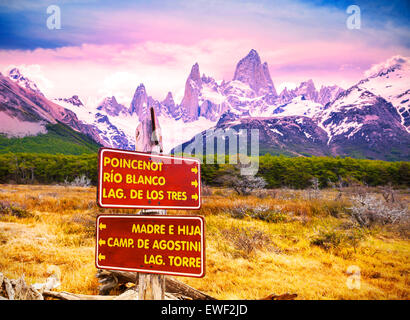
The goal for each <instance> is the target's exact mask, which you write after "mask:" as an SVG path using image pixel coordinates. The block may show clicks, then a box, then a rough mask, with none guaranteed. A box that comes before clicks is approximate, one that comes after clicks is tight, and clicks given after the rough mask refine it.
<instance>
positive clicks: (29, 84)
mask: <svg viewBox="0 0 410 320" xmlns="http://www.w3.org/2000/svg"><path fill="white" fill-rule="evenodd" d="M7 76H8V77H9V78H10V79H11V80H13V81H14V82H15V83H17V84H18V85H19V86H20V87H23V88H26V89H29V90H31V91H33V92H34V93H38V94H40V95H42V96H43V97H44V94H43V93H42V92H41V91H40V89H39V88H38V87H37V85H36V84H35V83H34V81H32V80H30V79H28V78H26V77H24V76H23V75H22V74H21V73H20V70H19V69H17V68H12V69H10V70H9V72H8V74H7Z"/></svg>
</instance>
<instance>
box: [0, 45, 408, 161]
mask: <svg viewBox="0 0 410 320" xmlns="http://www.w3.org/2000/svg"><path fill="white" fill-rule="evenodd" d="M409 66H410V63H409V59H407V58H404V57H393V58H391V59H389V60H388V61H386V62H384V63H382V64H380V65H377V66H374V67H372V69H371V70H369V72H367V73H366V75H365V77H366V78H364V79H363V80H361V81H359V82H358V83H357V84H355V85H354V86H352V87H351V88H349V89H347V90H344V89H342V88H340V87H338V86H337V85H329V86H322V87H321V88H320V89H317V88H316V86H315V84H314V82H313V80H311V79H309V80H306V81H303V82H302V83H301V84H300V85H299V86H298V87H296V88H294V89H288V88H284V89H283V90H282V92H280V93H279V94H278V92H277V91H276V89H275V86H274V83H273V81H272V79H271V76H270V72H269V67H268V64H267V63H266V62H264V63H262V60H261V58H260V57H259V54H258V53H257V52H256V50H253V49H252V50H251V51H250V52H249V53H248V54H247V55H246V56H245V57H244V58H243V59H241V60H240V61H239V62H238V63H237V65H236V68H235V70H234V72H233V77H232V79H231V80H229V81H226V80H223V81H217V80H215V79H214V78H212V77H211V76H207V75H205V74H202V76H201V73H200V66H199V64H198V63H195V64H194V65H193V66H192V68H191V71H190V73H189V75H188V77H187V80H186V82H185V92H184V96H183V98H182V100H181V101H175V100H174V97H173V94H172V92H168V93H167V94H166V96H165V98H164V100H162V101H158V100H155V99H154V98H153V97H151V96H149V94H148V92H147V90H146V88H145V85H144V84H142V83H141V84H139V85H136V90H135V93H134V95H133V98H132V99H131V101H130V103H129V105H123V104H120V103H118V101H117V100H116V98H115V96H110V97H105V98H103V99H101V101H100V102H99V103H98V104H96V105H89V104H88V103H87V102H86V103H84V101H87V100H86V99H82V98H84V97H78V96H77V95H73V96H71V97H69V98H55V99H53V102H51V101H49V100H47V99H46V98H45V97H44V95H43V94H42V93H41V92H39V90H38V87H37V86H36V85H35V83H34V82H32V81H31V80H29V79H27V78H26V77H24V76H23V75H22V74H21V73H20V72H19V71H18V69H13V70H11V71H10V73H9V74H8V78H6V77H2V78H0V80H2V81H3V83H6V85H5V86H4V87H7V86H9V87H11V86H12V87H13V90H12V91H13V92H14V93H15V94H17V95H18V96H19V97H20V96H24V97H26V98H28V99H29V100H30V101H34V106H32V107H33V110H34V111H35V112H34V114H35V117H37V118H36V121H37V122H38V121H43V120H44V119H47V120H46V121H53V119H59V120H58V121H60V120H61V119H62V121H65V122H64V123H70V122H72V126H73V127H74V128H75V129H76V130H82V131H84V132H88V134H89V136H92V137H93V138H94V140H96V141H98V142H99V143H100V144H102V145H105V146H111V147H115V148H120V149H134V145H135V129H136V127H137V125H138V122H139V120H140V119H141V117H144V116H146V114H147V113H148V110H149V108H150V107H153V108H154V109H155V111H156V114H157V115H158V119H159V123H160V126H161V129H162V134H163V142H164V148H165V152H169V151H170V150H171V149H172V148H173V147H176V146H178V145H181V144H183V145H184V146H185V145H187V143H186V142H187V141H188V142H189V141H190V139H191V138H192V137H194V136H195V135H197V134H205V131H206V130H207V129H210V128H213V129H224V130H225V129H228V128H233V129H240V128H246V129H250V128H256V129H259V130H260V143H261V148H260V149H261V150H263V152H268V151H270V152H273V153H285V154H293V155H306V154H312V155H351V156H358V157H368V158H374V159H388V160H390V159H406V160H408V159H409V157H410V156H409V154H410V150H409V148H410V133H409V132H410V131H409V130H410V129H409V127H410V114H409V113H410V103H409V98H410V88H409V85H408V84H409V83H410V81H409V79H410V67H409ZM10 79H11V80H12V81H10ZM9 82H10V83H11V84H9ZM19 88H20V89H19ZM23 89H24V90H23ZM21 90H23V91H24V93H22V92H21ZM16 92H18V93H16ZM85 98H87V97H85ZM11 100H12V99H10V96H9V95H8V94H7V93H6V92H5V89H4V88H3V91H2V92H0V103H1V104H0V105H1V108H2V109H0V111H2V110H7V116H8V117H10V115H12V117H14V118H18V117H20V118H19V119H20V120H21V118H22V117H23V118H24V117H25V116H26V115H24V112H20V113H18V112H17V111H15V109H19V108H20V109H21V108H22V106H24V105H25V103H27V102H26V100H25V99H23V97H21V99H20V100H19V102H18V103H14V102H13V103H11V102H10V101H11ZM44 100H47V101H48V102H47V106H50V104H51V105H52V106H53V107H48V108H43V107H39V105H41V103H40V102H41V101H44ZM16 105H18V108H17V107H16ZM56 110H58V111H57V112H56ZM5 114H6V113H4V112H3V114H2V117H3V118H4V117H5V116H4V115H5ZM16 115H18V116H16ZM26 117H27V116H26ZM42 119H43V120H42ZM24 120H25V121H27V119H24ZM2 122H3V120H2ZM38 123H39V122H38ZM26 125H27V123H26ZM19 127H21V125H19ZM27 128H29V126H28V125H27ZM41 128H43V127H41V126H40V127H35V128H32V129H31V131H30V130H28V129H27V131H30V132H31V133H30V134H32V133H33V132H36V130H37V131H38V132H41V130H42V129H41ZM3 131H6V130H3ZM9 131H10V130H9ZM34 134H35V133H34ZM23 135H24V134H23Z"/></svg>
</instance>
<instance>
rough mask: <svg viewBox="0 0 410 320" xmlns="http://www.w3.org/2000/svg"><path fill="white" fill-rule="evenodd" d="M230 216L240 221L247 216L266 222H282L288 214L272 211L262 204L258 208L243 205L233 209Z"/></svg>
mask: <svg viewBox="0 0 410 320" xmlns="http://www.w3.org/2000/svg"><path fill="white" fill-rule="evenodd" d="M229 214H230V215H231V216H232V217H234V218H238V219H243V218H245V217H246V216H248V217H251V218H253V219H258V220H262V221H266V222H281V221H284V220H285V219H286V214H284V213H282V212H281V211H280V210H272V209H271V208H270V207H269V206H267V205H263V204H260V205H258V206H252V207H251V206H248V205H241V206H236V207H234V208H232V209H231V210H230V211H229Z"/></svg>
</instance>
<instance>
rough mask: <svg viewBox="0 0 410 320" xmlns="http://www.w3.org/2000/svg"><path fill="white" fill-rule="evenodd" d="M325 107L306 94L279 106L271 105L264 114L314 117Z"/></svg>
mask: <svg viewBox="0 0 410 320" xmlns="http://www.w3.org/2000/svg"><path fill="white" fill-rule="evenodd" d="M272 109H273V110H272ZM323 109H324V107H323V105H322V104H320V103H317V102H314V101H311V100H307V99H305V98H304V96H297V97H295V98H293V99H292V100H291V101H289V102H288V103H285V104H282V105H280V106H278V107H276V106H273V107H271V108H270V109H269V110H268V111H267V112H266V113H265V114H264V116H268V114H270V115H271V116H272V114H273V116H274V117H284V116H306V117H310V118H312V117H313V116H315V115H316V114H317V113H318V112H319V111H321V110H323Z"/></svg>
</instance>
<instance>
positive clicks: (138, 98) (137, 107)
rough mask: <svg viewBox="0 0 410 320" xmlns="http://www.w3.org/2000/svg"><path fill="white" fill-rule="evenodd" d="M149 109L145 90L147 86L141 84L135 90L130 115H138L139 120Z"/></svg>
mask: <svg viewBox="0 0 410 320" xmlns="http://www.w3.org/2000/svg"><path fill="white" fill-rule="evenodd" d="M147 108H148V96H147V92H146V90H145V86H144V84H143V83H141V84H140V85H139V86H138V87H137V89H136V90H135V93H134V97H133V98H132V101H131V106H130V109H129V112H130V114H134V113H136V114H137V115H138V117H139V118H141V115H142V114H143V113H146V112H147Z"/></svg>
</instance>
